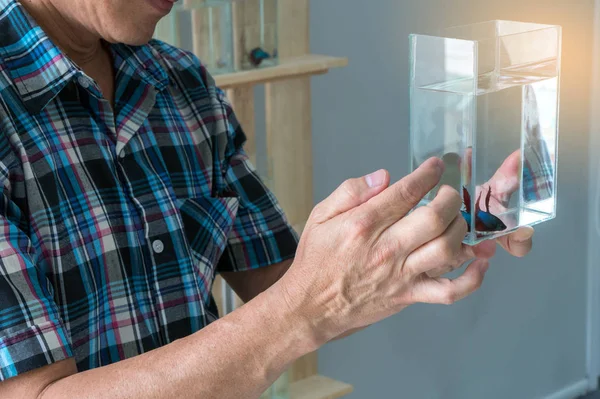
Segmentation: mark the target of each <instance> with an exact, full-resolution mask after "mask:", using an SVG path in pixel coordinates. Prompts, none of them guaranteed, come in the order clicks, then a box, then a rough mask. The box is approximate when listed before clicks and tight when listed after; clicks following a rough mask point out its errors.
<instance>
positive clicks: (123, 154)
mask: <svg viewBox="0 0 600 399" xmlns="http://www.w3.org/2000/svg"><path fill="white" fill-rule="evenodd" d="M119 158H121V159H123V158H125V151H121V152H120V153H119Z"/></svg>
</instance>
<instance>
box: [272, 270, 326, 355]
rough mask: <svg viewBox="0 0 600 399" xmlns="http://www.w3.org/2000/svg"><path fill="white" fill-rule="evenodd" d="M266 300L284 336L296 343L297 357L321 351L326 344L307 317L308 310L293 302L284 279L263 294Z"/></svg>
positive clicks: (297, 302) (298, 302) (299, 303)
mask: <svg viewBox="0 0 600 399" xmlns="http://www.w3.org/2000/svg"><path fill="white" fill-rule="evenodd" d="M263 295H264V297H265V298H264V299H265V300H266V301H267V302H269V303H270V306H269V309H270V311H271V314H272V315H273V317H276V318H277V319H278V320H280V322H279V324H280V325H281V328H282V329H283V331H284V334H285V335H286V336H288V337H290V338H291V339H292V340H293V341H294V347H295V348H294V352H295V355H296V356H297V357H302V356H304V355H306V354H308V353H311V352H314V351H315V350H317V349H319V347H320V346H321V345H323V344H324V343H325V342H322V341H323V340H322V339H320V337H319V333H318V330H317V329H316V328H315V325H314V323H313V321H312V320H311V319H310V318H308V317H306V309H304V307H303V305H302V304H301V302H300V301H292V300H290V297H289V292H288V290H287V287H286V283H285V280H284V279H283V278H282V279H280V280H278V281H277V282H276V283H275V284H273V285H272V286H271V287H270V288H269V289H268V290H266V291H265V292H263V293H262V294H261V296H263Z"/></svg>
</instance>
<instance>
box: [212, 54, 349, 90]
mask: <svg viewBox="0 0 600 399" xmlns="http://www.w3.org/2000/svg"><path fill="white" fill-rule="evenodd" d="M346 65H348V59H347V58H339V57H330V56H327V55H316V54H309V55H303V56H300V57H293V58H287V59H284V60H281V61H280V62H279V64H278V65H276V66H273V67H265V68H257V69H253V70H251V71H240V72H234V73H225V74H221V75H214V78H215V81H216V84H217V86H219V87H220V88H222V89H230V88H234V87H237V86H244V85H249V84H250V85H252V84H260V83H268V82H273V81H277V80H284V79H290V78H295V77H300V76H306V75H319V74H323V73H327V72H328V71H329V69H331V68H341V67H345V66H346Z"/></svg>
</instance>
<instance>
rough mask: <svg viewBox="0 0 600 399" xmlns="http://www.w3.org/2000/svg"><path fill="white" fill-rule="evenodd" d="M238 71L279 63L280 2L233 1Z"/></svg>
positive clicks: (235, 57)
mask: <svg viewBox="0 0 600 399" xmlns="http://www.w3.org/2000/svg"><path fill="white" fill-rule="evenodd" d="M232 1H233V4H232V6H233V36H234V46H235V50H234V53H235V56H234V64H235V69H236V70H250V69H256V68H263V67H269V66H275V65H277V64H278V60H279V57H278V47H277V46H278V41H279V37H278V0H232Z"/></svg>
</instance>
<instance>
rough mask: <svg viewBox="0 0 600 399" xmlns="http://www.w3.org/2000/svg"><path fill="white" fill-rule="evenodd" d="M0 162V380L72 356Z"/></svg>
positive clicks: (67, 339)
mask: <svg viewBox="0 0 600 399" xmlns="http://www.w3.org/2000/svg"><path fill="white" fill-rule="evenodd" d="M7 181H8V180H7V170H6V168H4V166H3V165H2V163H0V380H6V379H8V378H12V377H15V376H17V375H19V374H22V373H25V372H27V371H31V370H33V369H36V368H39V367H43V366H46V365H49V364H52V363H55V362H57V361H60V360H64V359H66V358H69V357H71V356H72V350H71V346H70V343H69V338H68V336H67V333H66V330H65V327H64V326H63V323H62V321H61V319H60V317H59V314H58V308H57V306H56V303H55V301H54V299H53V297H52V291H53V290H52V286H51V284H50V281H49V280H48V278H47V277H46V276H45V274H44V273H43V272H42V271H41V270H40V268H39V267H37V266H36V262H35V258H36V256H35V251H34V249H33V246H32V244H31V241H30V239H29V237H28V236H27V234H26V233H25V231H24V230H25V228H24V226H23V223H24V221H23V217H22V213H21V211H20V209H19V208H18V207H17V206H16V205H15V204H14V203H13V202H12V201H11V200H10V199H9V198H8V195H7V193H6V191H7V190H6V187H7Z"/></svg>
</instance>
